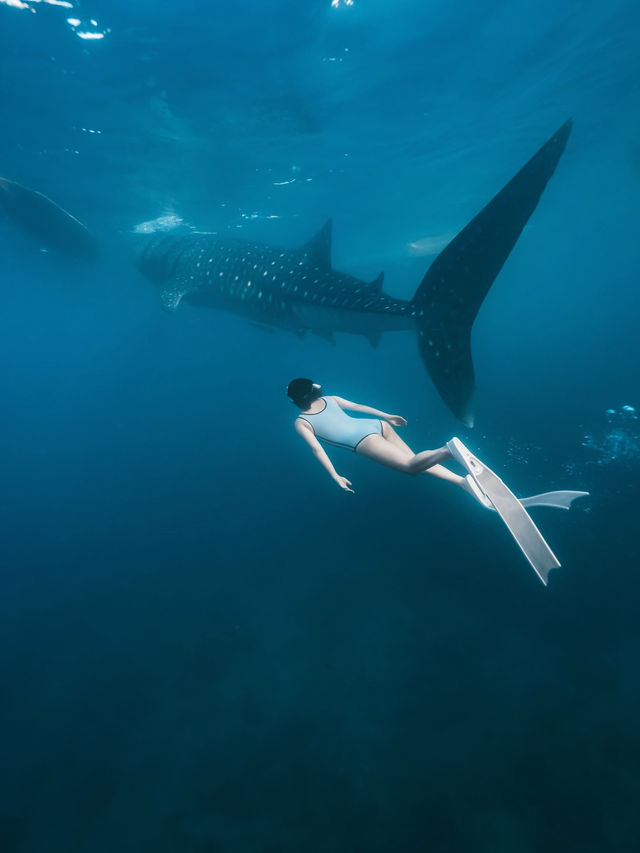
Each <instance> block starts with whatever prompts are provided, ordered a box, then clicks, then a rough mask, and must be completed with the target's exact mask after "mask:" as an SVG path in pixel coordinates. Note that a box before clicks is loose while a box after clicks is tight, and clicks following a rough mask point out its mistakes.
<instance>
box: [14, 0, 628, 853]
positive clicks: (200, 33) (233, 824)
mask: <svg viewBox="0 0 640 853" xmlns="http://www.w3.org/2000/svg"><path fill="white" fill-rule="evenodd" d="M20 6H24V7H25V8H18V7H20ZM68 19H71V20H73V21H76V23H74V24H73V25H72V24H70V23H68ZM92 20H93V21H95V24H93V23H91V21H92ZM86 33H92V34H94V35H103V38H94V39H87V38H81V37H80V36H81V34H86ZM639 39H640V11H639V10H638V7H637V4H634V3H632V2H630V1H627V0H625V2H622V0H619V2H616V0H612V2H609V3H607V4H605V3H592V4H590V3H579V2H569V0H556V2H549V0H542V2H540V0H538V2H535V3H534V2H529V0H523V2H521V3H517V4H514V3H507V2H493V3H486V4H477V3H471V2H469V0H464V2H461V3H457V4H451V3H444V2H433V3H432V2H429V3H424V2H418V0H396V2H393V3H391V2H386V3H384V2H382V1H381V0H372V2H365V0H353V5H350V6H347V5H346V4H345V2H344V0H342V2H341V3H340V4H339V5H338V7H337V8H335V7H333V6H332V4H331V2H330V0H307V2H302V0H300V2H293V0H275V2H272V3H266V2H257V0H252V2H244V3H237V4H222V3H211V2H209V3H205V2H202V0H199V2H194V3H191V4H188V5H187V4H178V3H167V2H161V3H151V2H149V0H139V2H137V3H135V4H131V3H125V2H123V0H111V2H110V3H106V2H95V3H83V4H79V3H77V2H75V0H70V2H69V3H68V4H63V3H57V4H54V3H53V2H52V0H50V2H49V3H47V2H46V0H44V2H41V3H35V2H34V0H25V2H24V3H21V2H18V3H16V0H0V81H1V82H0V86H1V89H0V91H1V93H2V134H1V135H0V155H1V156H0V174H2V175H3V176H5V177H7V178H10V179H12V180H15V181H20V182H22V183H23V184H25V185H27V186H29V187H33V188H35V189H39V190H40V191H42V192H44V193H46V194H47V195H49V196H51V197H52V198H54V199H56V201H58V202H59V203H60V204H62V205H63V206H64V207H66V208H68V209H69V210H72V211H73V212H74V213H75V214H76V215H77V216H79V217H80V218H81V219H82V220H83V221H85V222H86V223H87V225H88V226H89V227H90V228H91V229H92V230H93V231H94V232H95V233H96V234H99V235H100V239H101V242H102V246H103V252H102V259H101V261H100V263H99V264H97V265H96V264H90V263H81V262H78V261H74V260H72V259H69V258H65V257H64V256H56V255H55V254H54V253H47V252H42V251H40V247H39V246H38V245H37V244H36V243H34V241H33V240H32V239H31V238H29V237H28V236H26V235H23V234H21V233H20V232H18V231H17V230H16V229H15V227H14V226H13V225H12V224H11V223H9V222H8V221H6V220H4V219H0V251H1V257H2V266H1V267H0V269H1V271H2V272H1V277H2V304H3V310H2V312H1V313H0V326H1V327H0V383H1V386H0V393H1V399H2V402H3V409H2V418H1V420H0V448H1V449H2V459H3V464H2V469H1V470H2V485H3V489H2V495H1V497H0V523H1V525H2V540H1V541H2V544H1V547H0V562H1V568H2V571H1V594H0V649H1V652H0V689H1V691H2V693H1V702H0V731H1V733H2V750H1V755H2V759H1V762H0V766H1V767H2V771H1V774H0V779H1V782H0V788H1V791H0V792H1V796H0V813H1V822H2V849H3V850H4V851H7V853H9V851H11V853H13V851H15V853H27V851H29V853H31V851H34V853H35V851H56V852H57V851H65V853H75V851H83V853H84V851H88V850H90V851H95V853H102V851H104V853H107V851H108V852H109V853H112V851H114V850H118V851H123V853H127V851H136V853H137V851H142V850H145V851H146V850H150V851H155V853H160V852H161V851H183V853H188V851H198V852H199V853H201V851H216V853H218V851H220V853H227V851H230V853H231V851H233V853H235V851H238V853H245V851H247V852H249V851H250V852H251V853H254V851H256V853H257V851H260V853H262V851H264V852H265V853H267V852H268V853H281V851H282V853H289V851H296V853H297V851H303V850H304V851H313V853H316V851H318V853H320V851H322V853H325V852H326V853H338V851H340V853H342V851H344V852H345V853H347V851H348V853H352V851H363V852H364V851H366V853H377V851H380V853H382V851H384V852H385V853H387V851H407V852H408V853H413V851H427V850H428V851H446V853H449V851H474V853H476V851H486V853H501V852H502V851H505V853H534V851H535V853H537V851H541V850H545V851H563V853H564V851H580V853H590V851H593V853H603V851H607V852H608V851H633V850H635V849H637V837H638V831H639V830H640V826H638V823H639V822H638V819H637V816H636V811H637V809H636V805H637V802H638V799H639V797H640V774H639V770H638V767H639V762H640V733H639V729H638V718H639V714H640V683H639V677H638V666H637V659H638V654H639V653H640V637H639V634H638V625H637V622H638V616H637V614H638V612H639V604H638V599H639V597H640V580H639V578H638V570H639V568H640V567H639V565H638V556H637V553H638V549H637V540H636V538H635V536H636V531H637V526H638V499H639V496H640V426H639V425H640V421H638V420H637V419H636V418H635V417H634V413H633V412H626V413H625V412H624V411H623V410H622V407H623V406H630V407H640V342H639V337H638V332H637V329H638V319H639V316H640V296H639V291H638V269H639V267H640V243H639V242H638V239H637V223H638V217H639V214H640V209H639V203H638V198H639V195H640V192H639V191H640V145H639V143H638V136H639V131H640V120H639V118H638V116H639V112H638V108H639V106H640V103H639V99H640V83H639V81H640V67H639V65H640V63H639V62H638V59H637V45H638V43H639ZM569 116H573V117H574V120H575V127H574V131H573V134H572V136H571V138H570V140H569V144H568V147H567V150H566V152H565V154H564V156H563V158H562V160H561V162H560V165H559V167H558V169H557V172H556V174H555V175H554V177H553V179H552V180H551V182H550V184H549V187H548V188H547V190H546V192H545V194H544V196H543V198H542V201H541V203H540V205H539V207H538V209H537V210H536V211H535V213H534V215H533V217H532V220H531V223H530V225H529V226H528V227H527V228H526V229H525V231H524V233H523V235H522V237H521V239H520V241H519V242H518V244H517V246H516V248H515V250H514V252H513V254H512V255H511V257H510V258H509V260H508V262H507V264H506V265H505V267H504V269H503V271H502V272H501V274H500V276H499V278H498V280H497V281H496V283H495V284H494V286H493V288H492V290H491V292H490V294H489V297H488V298H487V300H486V302H485V304H484V305H483V307H482V309H481V312H480V315H479V317H478V320H477V322H476V324H475V326H474V333H473V350H474V359H475V365H476V373H477V386H478V387H477V394H476V413H477V416H476V428H475V429H474V430H473V431H470V430H467V429H466V428H464V427H462V426H461V425H460V424H459V423H458V422H457V421H456V420H455V419H454V418H453V416H452V415H450V414H449V413H448V411H447V410H446V408H445V406H444V404H443V403H442V402H441V401H440V398H439V397H438V395H437V392H436V391H435V389H434V387H433V385H432V384H431V382H430V380H429V379H428V377H427V375H426V373H425V371H424V369H423V367H422V365H421V363H420V361H419V358H418V355H417V352H416V346H415V341H414V340H413V339H412V337H411V336H410V335H406V334H398V335H389V336H386V337H385V338H383V341H382V343H381V344H380V346H379V347H378V348H377V349H372V348H371V347H370V346H369V344H368V343H367V342H366V341H364V339H357V338H348V337H344V336H343V337H341V338H339V340H338V343H337V345H336V346H331V345H330V344H328V343H327V342H325V341H322V340H320V339H313V338H307V339H306V340H304V341H300V340H298V339H297V338H296V337H294V336H288V335H285V334H267V333H265V332H264V331H261V330H260V329H257V328H255V327H254V326H251V325H249V324H248V323H246V322H245V321H243V320H242V319H240V318H237V317H234V316H231V315H224V314H218V313H215V312H213V311H208V310H206V309H202V308H200V309H199V308H194V307H190V306H188V305H183V306H181V307H180V309H179V310H178V311H177V312H176V313H175V314H172V315H169V314H167V313H165V312H163V311H162V310H161V309H160V306H159V301H158V295H157V292H156V291H155V290H154V287H153V286H152V285H151V284H149V283H148V282H147V281H145V280H144V279H143V278H142V277H141V276H140V274H139V273H138V272H137V270H136V267H135V264H134V262H133V260H134V258H135V247H136V245H137V243H138V242H139V240H140V239H141V238H140V237H139V236H137V235H135V234H133V233H132V232H133V231H134V229H135V227H136V226H139V225H140V224H141V223H143V222H149V221H153V220H155V219H156V218H157V217H160V216H167V215H172V216H176V217H180V218H182V219H183V220H184V221H185V222H187V223H189V224H191V225H194V226H196V227H200V228H207V229H214V230H218V231H219V232H220V233H232V234H235V235H239V236H246V237H247V238H249V237H251V238H255V239H258V240H263V241H265V242H270V243H274V244H280V245H284V246H296V245H300V244H301V243H303V242H304V241H305V240H306V239H308V238H309V237H310V236H311V235H312V234H313V233H314V232H315V231H316V230H317V229H318V228H319V227H320V225H321V224H322V222H323V221H324V220H325V218H326V217H328V216H333V218H334V248H333V257H334V264H335V266H336V267H338V268H339V269H344V270H346V271H348V272H350V273H352V274H354V275H358V276H361V277H363V278H366V279H371V278H374V277H375V276H376V275H377V273H378V272H379V271H380V269H382V268H384V269H385V270H386V274H387V277H386V284H385V287H386V289H387V291H388V292H389V293H391V294H394V295H397V296H401V297H403V298H409V297H410V296H411V295H412V294H413V292H414V290H415V288H416V286H417V284H418V283H419V281H420V280H421V278H422V276H423V275H424V272H425V270H426V268H427V267H428V265H429V263H430V262H431V260H432V257H430V256H427V255H416V254H415V253H413V252H412V250H411V249H410V244H411V243H415V242H416V241H421V240H422V241H424V240H425V239H426V238H430V239H432V240H434V241H435V243H437V244H442V243H443V242H446V238H447V235H451V234H455V233H456V232H457V231H458V230H460V228H462V227H463V226H464V225H465V224H466V222H467V221H468V220H469V219H470V218H471V217H472V216H473V215H475V213H476V212H477V211H478V210H479V209H480V208H481V207H482V206H483V205H484V204H485V202H486V201H488V199H489V198H490V197H491V196H492V195H493V194H494V193H495V192H496V191H497V190H498V189H500V187H501V186H502V185H503V184H504V183H505V182H506V181H507V180H508V179H509V178H510V177H511V176H512V175H513V174H515V172H516V171H517V170H518V169H519V168H520V167H521V166H522V165H523V164H524V162H525V161H526V160H527V159H528V157H529V156H531V154H533V152H534V151H535V150H536V149H537V148H538V147H539V145H541V144H542V143H543V142H544V141H545V140H546V139H547V138H548V137H549V136H550V135H551V134H552V133H553V132H554V130H555V129H556V128H557V127H558V126H559V125H560V124H562V122H563V121H565V120H566V118H568V117H569ZM92 131H93V132H92ZM423 245H424V244H423ZM297 375H302V376H305V375H310V376H312V377H314V378H316V379H317V380H318V381H321V382H322V383H323V385H324V387H325V389H326V390H327V391H328V392H333V393H337V394H340V395H342V396H344V397H347V398H350V399H356V400H359V401H362V402H367V403H370V404H372V405H376V406H379V407H381V408H383V409H386V410H388V411H389V410H390V411H397V412H399V413H400V414H403V415H404V416H405V417H406V418H407V419H408V420H409V426H408V428H407V430H406V431H405V433H404V435H405V437H406V438H407V439H408V440H409V441H410V442H411V443H412V444H413V445H415V446H416V447H434V446H438V445H440V444H442V443H443V442H444V441H445V440H446V439H447V438H449V437H450V436H451V435H453V434H458V435H460V436H461V437H462V438H463V439H464V440H465V441H467V442H468V443H469V444H470V445H471V446H473V447H474V448H475V449H477V451H478V452H479V453H480V454H481V456H482V457H483V458H485V459H486V460H487V462H488V463H489V464H491V465H492V466H493V467H494V468H495V469H496V470H498V471H499V472H500V473H501V474H503V475H504V477H505V479H507V481H508V482H509V484H510V485H512V486H513V488H514V489H516V490H517V491H518V492H519V493H522V494H527V493H530V492H535V491H542V490H546V489H548V488H562V487H564V488H584V489H588V490H590V491H591V493H592V496H591V497H590V498H589V499H588V500H587V501H585V502H583V504H582V505H580V507H576V508H575V509H574V510H572V512H571V513H568V514H565V513H555V512H553V511H551V510H540V511H538V515H536V519H537V520H538V521H539V522H540V525H541V527H542V529H543V531H544V533H545V536H546V537H547V538H548V540H549V542H550V543H551V545H552V547H553V548H554V550H556V552H557V553H558V555H559V556H560V558H561V560H562V562H563V567H562V569H560V570H559V571H557V572H555V573H554V574H552V576H551V579H550V583H549V586H548V587H547V588H544V587H543V586H542V585H541V584H540V582H539V581H538V580H537V578H536V577H535V575H534V573H533V572H532V571H531V569H530V568H529V567H528V566H527V564H526V563H525V561H524V559H523V558H522V557H521V555H520V554H519V552H518V551H517V549H516V547H515V545H514V544H513V542H512V541H511V540H510V538H509V537H508V535H507V533H506V531H505V530H504V528H503V527H501V525H500V524H499V523H498V521H497V520H496V519H495V518H494V517H490V516H488V515H487V514H484V512H483V511H481V509H480V508H479V507H477V506H476V505H473V504H472V502H471V501H470V500H469V499H468V498H467V497H466V496H465V495H463V494H458V493H457V492H455V491H454V490H452V489H450V488H448V487H447V486H446V485H445V484H440V483H437V482H435V481H432V480H431V478H422V479H421V478H418V479H417V480H412V479H408V478H407V479H405V478H403V477H402V476H400V475H399V474H396V473H394V472H391V471H388V470H385V469H382V468H378V467H376V466H374V465H372V464H371V463H369V462H367V461H366V460H364V459H362V458H360V457H356V456H354V455H350V454H348V453H341V452H340V451H337V450H336V451H335V453H332V456H333V458H334V461H335V462H336V465H337V467H338V469H339V471H340V473H342V474H344V475H346V476H348V477H349V478H350V479H351V480H352V481H353V483H354V487H355V489H356V495H355V496H354V495H346V494H343V493H341V492H339V491H338V489H337V488H336V486H335V485H334V484H333V483H332V482H331V481H330V480H329V478H328V477H327V476H326V475H325V474H324V472H322V471H321V469H320V468H319V466H318V465H317V463H316V462H315V461H314V460H313V458H312V456H311V455H310V454H309V453H308V451H306V450H305V448H304V447H303V445H302V443H301V442H300V441H299V440H297V439H296V437H295V434H294V433H293V430H292V428H291V422H292V417H293V411H292V407H291V405H290V403H289V402H288V401H287V398H286V396H285V393H284V389H285V386H286V384H287V382H288V381H289V379H291V378H292V377H293V376H297ZM607 410H611V411H609V413H608V414H607Z"/></svg>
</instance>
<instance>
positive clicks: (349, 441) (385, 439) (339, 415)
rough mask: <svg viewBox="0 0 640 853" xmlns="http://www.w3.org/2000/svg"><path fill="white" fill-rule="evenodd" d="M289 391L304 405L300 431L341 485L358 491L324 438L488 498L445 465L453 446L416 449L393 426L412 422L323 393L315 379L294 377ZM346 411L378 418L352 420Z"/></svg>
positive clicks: (297, 422) (298, 424)
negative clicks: (343, 474)
mask: <svg viewBox="0 0 640 853" xmlns="http://www.w3.org/2000/svg"><path fill="white" fill-rule="evenodd" d="M287 393H288V395H289V397H290V398H291V400H292V401H293V402H294V403H295V405H296V406H298V408H299V409H301V412H300V414H299V415H298V416H297V418H296V420H295V428H296V432H297V433H298V435H300V436H301V437H302V438H303V439H304V440H305V441H306V442H307V444H308V445H309V446H310V447H311V450H312V451H313V454H314V456H315V457H316V459H317V460H318V462H320V464H321V465H322V466H323V467H324V468H325V469H326V470H327V472H328V473H329V475H330V476H331V478H332V479H333V480H335V481H336V483H337V484H338V485H339V486H340V488H341V489H344V490H345V491H347V492H353V489H352V488H351V481H350V480H347V478H346V477H341V476H340V474H338V472H337V471H336V469H335V468H334V467H333V463H332V462H331V460H330V459H329V457H328V456H327V454H326V452H325V450H324V448H323V447H322V445H321V444H320V441H323V442H325V443H326V444H332V445H334V446H336V447H344V448H345V449H347V450H353V451H354V452H355V453H359V454H360V455H362V456H366V457H368V458H369V459H373V461H374V462H379V463H380V464H381V465H386V466H387V467H388V468H393V469H394V470H395V471H401V472H402V473H403V474H410V475H412V476H414V475H416V474H422V473H427V474H433V476H434V477H439V478H440V479H441V480H447V481H448V482H449V483H454V484H455V485H457V486H461V487H462V488H463V489H465V490H466V491H468V492H470V493H471V494H473V495H474V497H477V498H478V500H480V501H481V502H483V500H482V498H481V497H480V496H479V495H478V493H477V490H475V489H474V488H473V485H472V484H471V482H470V478H469V477H466V478H465V477H460V476H459V475H458V474H454V473H453V471H449V469H448V468H445V467H444V466H443V465H441V464H440V463H441V462H445V461H446V460H447V459H451V458H452V455H451V451H450V450H449V449H448V448H447V447H439V448H438V449H437V450H423V451H421V452H420V453H414V452H413V450H411V448H410V447H409V445H408V444H406V442H404V441H403V440H402V439H401V438H400V436H399V435H398V433H397V432H396V431H395V430H394V428H393V427H394V426H400V427H402V426H406V425H407V422H406V421H405V419H404V418H402V417H400V415H389V414H387V413H386V412H381V411H379V410H378V409H374V408H372V407H371V406H362V405H360V404H359V403H351V402H350V401H349V400H344V399H342V397H329V396H327V397H323V396H322V388H321V387H320V385H317V384H315V383H314V382H312V381H311V379H294V380H292V381H291V382H290V383H289V387H288V388H287ZM345 409H348V410H349V411H351V412H361V413H362V414H364V415H372V417H369V418H352V417H350V416H349V415H348V414H347V413H346V411H345ZM318 439H319V440H320V441H319V440H318Z"/></svg>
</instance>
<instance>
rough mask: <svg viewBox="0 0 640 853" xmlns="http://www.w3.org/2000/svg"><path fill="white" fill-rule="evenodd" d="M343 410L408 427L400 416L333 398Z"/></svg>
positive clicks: (340, 398)
mask: <svg viewBox="0 0 640 853" xmlns="http://www.w3.org/2000/svg"><path fill="white" fill-rule="evenodd" d="M333 399H334V400H335V401H336V403H337V404H338V405H339V406H340V408H341V409H349V410H350V411H352V412H362V413H363V414H365V415H373V416H374V417H376V418H382V419H383V420H385V421H388V422H389V423H390V424H393V425H394V426H406V425H407V422H406V421H405V419H404V418H401V417H400V415H389V414H387V413H386V412H381V411H380V410H379V409H374V408H373V407H372V406H362V405H361V404H360V403H352V402H351V401H350V400H343V399H342V397H334V398H333Z"/></svg>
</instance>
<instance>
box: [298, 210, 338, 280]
mask: <svg viewBox="0 0 640 853" xmlns="http://www.w3.org/2000/svg"><path fill="white" fill-rule="evenodd" d="M301 251H302V254H303V255H306V257H307V260H308V261H309V263H310V264H311V265H312V266H316V267H321V268H322V269H331V220H330V219H327V221H326V222H325V223H324V225H323V226H322V228H321V229H320V230H319V231H318V233H317V234H315V235H314V236H313V237H312V238H311V239H310V240H309V242H308V243H305V244H304V246H303V247H302V249H301Z"/></svg>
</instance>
